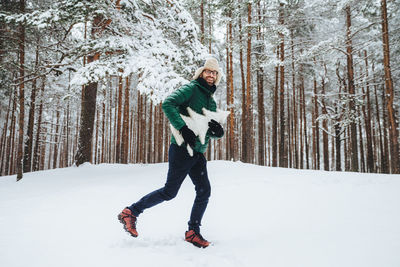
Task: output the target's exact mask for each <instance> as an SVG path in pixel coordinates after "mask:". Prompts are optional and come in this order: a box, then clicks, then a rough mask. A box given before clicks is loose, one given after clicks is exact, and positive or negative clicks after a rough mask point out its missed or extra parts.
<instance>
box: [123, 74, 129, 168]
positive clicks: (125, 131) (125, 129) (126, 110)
mask: <svg viewBox="0 0 400 267" xmlns="http://www.w3.org/2000/svg"><path fill="white" fill-rule="evenodd" d="M128 153H129V78H128V77H126V78H125V103H124V121H123V126H122V157H121V159H122V160H121V163H125V164H127V163H128Z"/></svg>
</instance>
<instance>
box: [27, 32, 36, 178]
mask: <svg viewBox="0 0 400 267" xmlns="http://www.w3.org/2000/svg"><path fill="white" fill-rule="evenodd" d="M38 64H39V38H38V40H37V46H36V55H35V70H36V69H37V66H38ZM35 106H36V79H34V80H33V82H32V92H31V104H30V108H29V119H28V129H27V130H28V131H27V134H26V135H27V139H26V142H25V150H24V172H30V171H31V170H32V146H33V122H34V120H35Z"/></svg>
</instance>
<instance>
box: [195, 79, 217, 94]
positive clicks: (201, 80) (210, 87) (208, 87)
mask: <svg viewBox="0 0 400 267" xmlns="http://www.w3.org/2000/svg"><path fill="white" fill-rule="evenodd" d="M196 80H197V81H198V82H199V83H200V84H201V85H203V86H204V87H205V88H207V89H208V90H209V91H210V92H214V91H215V89H216V86H215V84H211V85H210V84H209V83H208V82H207V81H206V80H204V79H203V78H202V77H199V78H197V79H196Z"/></svg>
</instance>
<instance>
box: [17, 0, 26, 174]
mask: <svg viewBox="0 0 400 267" xmlns="http://www.w3.org/2000/svg"><path fill="white" fill-rule="evenodd" d="M19 5H20V12H21V14H24V13H25V0H20V1H19ZM22 23H23V22H21V23H20V25H19V44H18V53H19V79H18V82H19V121H18V152H17V181H19V180H21V179H22V175H23V174H22V173H23V148H24V147H23V146H24V119H25V82H24V76H25V25H23V24H22Z"/></svg>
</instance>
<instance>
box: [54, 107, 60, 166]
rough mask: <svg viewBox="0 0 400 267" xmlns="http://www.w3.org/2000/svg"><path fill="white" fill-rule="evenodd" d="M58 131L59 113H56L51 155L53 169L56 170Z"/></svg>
mask: <svg viewBox="0 0 400 267" xmlns="http://www.w3.org/2000/svg"><path fill="white" fill-rule="evenodd" d="M59 129H60V111H59V110H57V111H56V131H55V134H54V150H53V151H54V154H53V169H56V168H57V158H58V146H59V138H58V136H59V135H60V133H59V132H58V131H59Z"/></svg>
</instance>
